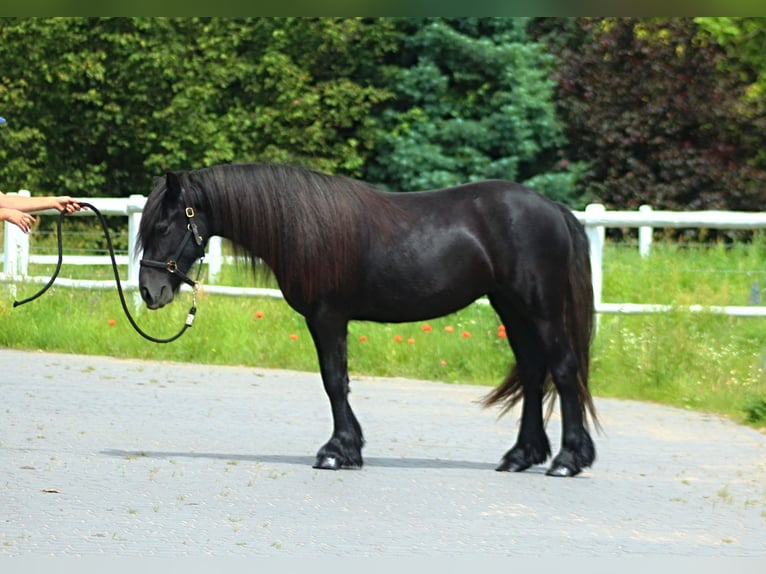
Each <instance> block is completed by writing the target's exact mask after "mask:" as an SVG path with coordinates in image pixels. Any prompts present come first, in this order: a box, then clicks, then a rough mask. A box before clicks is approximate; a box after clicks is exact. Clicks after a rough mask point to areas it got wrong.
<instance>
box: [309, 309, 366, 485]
mask: <svg viewBox="0 0 766 574" xmlns="http://www.w3.org/2000/svg"><path fill="white" fill-rule="evenodd" d="M306 323H307V325H308V328H309V332H310V333H311V336H312V338H313V339H314V345H315V346H316V349H317V355H318V358H319V368H320V371H321V373H322V382H323V383H324V389H325V392H326V393H327V397H328V398H329V399H330V407H331V409H332V420H333V431H332V436H331V437H330V440H329V441H328V442H327V443H326V444H325V445H324V446H323V447H322V448H320V449H319V451H318V452H317V458H316V462H315V463H314V468H323V469H330V470H338V469H340V468H361V467H362V446H364V438H363V437H362V428H361V426H360V425H359V422H358V421H357V420H356V416H354V412H353V411H352V410H351V405H349V403H348V393H349V384H348V360H347V355H346V338H347V325H348V323H347V322H346V320H345V319H344V320H341V319H333V318H331V317H327V316H322V315H317V316H315V317H312V318H307V319H306Z"/></svg>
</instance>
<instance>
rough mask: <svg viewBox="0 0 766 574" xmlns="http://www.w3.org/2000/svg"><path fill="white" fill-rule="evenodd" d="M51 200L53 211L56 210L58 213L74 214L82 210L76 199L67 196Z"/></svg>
mask: <svg viewBox="0 0 766 574" xmlns="http://www.w3.org/2000/svg"><path fill="white" fill-rule="evenodd" d="M53 200H54V207H55V209H58V210H59V211H66V212H67V213H74V212H75V211H80V210H81V209H83V207H82V206H81V205H80V202H79V201H77V200H76V199H72V198H71V197H69V196H68V195H62V196H59V197H54V198H53Z"/></svg>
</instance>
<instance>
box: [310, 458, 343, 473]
mask: <svg viewBox="0 0 766 574" xmlns="http://www.w3.org/2000/svg"><path fill="white" fill-rule="evenodd" d="M342 467H343V465H342V464H341V463H340V460H339V459H338V457H336V456H319V457H317V460H316V462H315V463H314V468H319V469H321V470H340V469H341V468H342Z"/></svg>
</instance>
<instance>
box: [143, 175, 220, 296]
mask: <svg viewBox="0 0 766 574" xmlns="http://www.w3.org/2000/svg"><path fill="white" fill-rule="evenodd" d="M181 199H182V201H183V202H184V203H186V204H187V207H186V208H185V209H184V213H185V214H186V219H187V224H186V234H185V235H184V238H183V239H182V240H181V245H179V246H178V249H177V250H176V253H175V255H174V256H173V257H171V258H170V259H168V260H167V261H153V260H151V259H142V260H141V261H140V265H141V267H151V268H153V269H164V270H165V271H167V272H168V273H170V274H171V275H177V276H178V277H179V278H180V279H181V281H183V282H184V283H186V284H187V285H189V286H190V287H192V288H193V289H196V288H197V281H195V280H194V279H192V278H191V277H189V276H188V275H187V274H186V273H184V272H183V271H181V269H179V268H178V260H179V259H180V257H181V255H182V254H183V252H184V249H186V244H187V243H188V242H189V240H190V239H193V240H194V243H196V245H197V259H200V260H202V259H204V258H205V248H204V243H205V239H204V238H203V237H202V235H200V232H199V229H197V224H196V222H195V221H194V208H193V207H191V206H188V202H187V201H186V193H185V190H184V189H183V188H181ZM200 269H202V265H200ZM197 278H198V279H199V275H198V277H197Z"/></svg>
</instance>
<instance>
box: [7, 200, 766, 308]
mask: <svg viewBox="0 0 766 574" xmlns="http://www.w3.org/2000/svg"><path fill="white" fill-rule="evenodd" d="M19 194H20V195H29V192H28V191H26V190H22V191H20V192H19ZM89 202H90V203H92V204H93V205H95V206H96V207H98V209H99V210H100V211H101V212H102V213H103V214H104V215H112V216H115V215H116V216H120V215H121V216H125V217H127V218H128V254H127V255H119V256H118V258H117V261H118V263H119V264H121V265H127V266H128V277H127V280H126V281H125V282H124V284H123V288H124V289H125V290H135V289H137V288H138V271H139V263H138V262H139V259H140V257H139V254H138V253H137V251H138V248H137V237H138V226H139V223H140V220H141V213H142V211H143V207H144V204H145V203H146V197H144V196H141V195H132V196H130V197H129V198H114V197H102V198H93V199H89ZM41 213H55V212H54V211H46V212H41ZM574 214H575V216H576V217H577V219H579V220H580V221H581V222H582V224H583V225H584V226H585V230H586V233H587V234H588V240H589V241H590V259H591V268H592V270H593V291H594V299H595V304H596V311H597V312H598V313H622V314H637V313H666V312H668V311H670V310H671V309H677V307H673V306H669V305H656V304H638V303H606V302H604V301H602V286H603V259H604V242H605V230H606V229H607V228H610V227H612V228H613V227H620V228H637V229H638V230H639V233H638V235H639V251H640V253H641V254H642V255H646V254H648V253H649V252H650V250H651V244H652V237H653V232H654V229H655V228H701V229H766V212H757V213H750V212H737V211H684V212H679V211H654V210H653V209H652V208H651V207H649V206H642V207H641V208H640V209H639V210H638V211H607V210H606V209H605V208H604V206H603V205H600V204H591V205H589V206H587V207H586V208H585V210H584V211H575V212H574ZM75 215H77V216H82V217H87V216H89V215H90V216H92V215H93V213H92V212H90V211H87V210H84V211H80V212H78V213H77V214H75ZM4 227H5V229H4V252H3V272H2V273H0V282H4V283H10V284H12V285H15V283H17V282H21V281H24V282H33V283H45V282H47V281H48V279H49V277H36V276H30V275H29V273H28V270H29V264H30V263H35V264H46V263H47V264H51V263H55V262H56V261H57V257H54V256H50V255H47V256H46V255H35V254H32V253H30V251H29V236H27V235H26V234H24V233H22V232H21V231H20V230H19V229H18V228H17V227H16V226H15V225H10V224H9V225H5V226H4ZM64 263H65V264H72V265H101V264H103V265H109V264H110V259H109V257H108V256H78V255H65V256H64ZM223 263H224V257H223V254H222V249H221V239H220V238H219V237H213V238H211V239H210V241H209V243H208V249H207V253H206V255H205V265H207V266H208V282H207V283H206V284H205V286H204V289H205V291H206V292H208V293H216V294H222V295H234V296H240V295H254V296H261V297H275V298H281V297H282V294H281V292H280V291H279V290H277V289H261V288H252V287H231V286H226V285H217V284H216V281H217V278H218V274H219V272H220V269H221V266H222V264H223ZM57 283H58V284H60V285H64V286H70V287H75V288H84V289H111V288H113V287H114V281H113V280H109V281H93V280H81V279H64V278H60V279H57ZM184 287H185V286H184ZM685 309H686V310H688V311H690V312H710V313H722V314H726V315H733V316H740V317H766V306H701V305H691V306H688V307H685Z"/></svg>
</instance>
